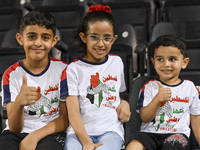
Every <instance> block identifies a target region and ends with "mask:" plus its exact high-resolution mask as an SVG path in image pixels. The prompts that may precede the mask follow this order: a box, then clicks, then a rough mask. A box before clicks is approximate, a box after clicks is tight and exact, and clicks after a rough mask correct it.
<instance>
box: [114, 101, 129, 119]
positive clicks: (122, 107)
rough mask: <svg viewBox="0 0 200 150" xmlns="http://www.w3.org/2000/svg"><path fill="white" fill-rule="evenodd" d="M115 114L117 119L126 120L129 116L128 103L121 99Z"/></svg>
mask: <svg viewBox="0 0 200 150" xmlns="http://www.w3.org/2000/svg"><path fill="white" fill-rule="evenodd" d="M117 114H118V118H119V121H121V122H128V121H129V119H130V116H131V113H130V106H129V103H128V102H127V101H125V100H121V103H120V104H119V106H118V107H117Z"/></svg>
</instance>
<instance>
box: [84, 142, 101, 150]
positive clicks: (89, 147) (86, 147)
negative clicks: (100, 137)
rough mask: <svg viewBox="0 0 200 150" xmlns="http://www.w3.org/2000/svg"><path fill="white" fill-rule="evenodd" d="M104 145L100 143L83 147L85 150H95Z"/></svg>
mask: <svg viewBox="0 0 200 150" xmlns="http://www.w3.org/2000/svg"><path fill="white" fill-rule="evenodd" d="M101 145H103V143H98V144H94V143H92V144H87V145H84V146H83V150H95V149H96V148H97V147H99V146H101Z"/></svg>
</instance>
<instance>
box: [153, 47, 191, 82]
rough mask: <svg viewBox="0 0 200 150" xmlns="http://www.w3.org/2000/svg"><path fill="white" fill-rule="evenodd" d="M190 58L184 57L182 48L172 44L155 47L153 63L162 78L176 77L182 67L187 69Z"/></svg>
mask: <svg viewBox="0 0 200 150" xmlns="http://www.w3.org/2000/svg"><path fill="white" fill-rule="evenodd" d="M188 62H189V58H183V55H182V54H181V52H180V50H179V49H178V48H176V47H172V46H166V47H165V46H160V47H158V48H157V49H155V53H154V58H152V63H153V65H154V68H155V70H156V72H157V73H158V74H159V76H160V80H162V79H163V80H169V79H174V78H177V79H178V76H179V73H180V71H181V69H185V68H186V66H187V64H188Z"/></svg>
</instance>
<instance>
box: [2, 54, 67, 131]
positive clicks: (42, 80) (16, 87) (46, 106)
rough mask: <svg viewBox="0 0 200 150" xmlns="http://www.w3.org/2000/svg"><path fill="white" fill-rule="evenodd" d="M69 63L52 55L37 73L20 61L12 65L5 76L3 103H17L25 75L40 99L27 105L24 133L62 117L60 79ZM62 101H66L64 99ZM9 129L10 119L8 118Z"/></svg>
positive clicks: (25, 108) (4, 104) (3, 81)
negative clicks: (60, 115)
mask: <svg viewBox="0 0 200 150" xmlns="http://www.w3.org/2000/svg"><path fill="white" fill-rule="evenodd" d="M65 67H67V63H65V62H63V61H60V60H57V59H54V58H51V57H49V63H48V65H47V67H46V68H45V69H44V71H43V72H41V73H40V74H37V75H35V74H33V73H31V72H30V71H28V70H27V69H26V68H25V67H24V66H23V64H22V62H21V61H18V62H17V63H15V64H14V65H12V66H11V67H9V68H8V69H7V70H6V71H5V72H4V75H3V79H2V93H3V95H2V103H3V106H6V104H7V103H9V102H14V101H15V99H16V97H17V95H18V94H19V92H20V90H21V85H22V81H23V78H22V75H25V76H26V77H27V85H28V86H31V87H36V88H37V89H38V100H37V101H36V103H35V104H33V105H29V106H24V127H23V129H22V131H21V132H22V133H30V132H32V131H35V130H37V129H40V128H42V127H43V126H45V125H46V124H48V123H49V122H51V121H52V120H54V119H55V118H57V117H58V116H59V100H61V99H60V95H59V94H60V92H59V89H60V88H59V82H60V76H61V74H62V71H63V70H64V69H65ZM62 101H65V99H63V100H62ZM6 125H7V127H6V128H5V130H8V129H9V126H8V120H7V121H6Z"/></svg>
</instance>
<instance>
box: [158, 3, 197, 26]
mask: <svg viewBox="0 0 200 150" xmlns="http://www.w3.org/2000/svg"><path fill="white" fill-rule="evenodd" d="M157 1H158V0H157ZM159 3H160V8H159V12H160V15H159V16H160V20H161V21H168V22H180V21H200V1H199V0H159Z"/></svg>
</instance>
